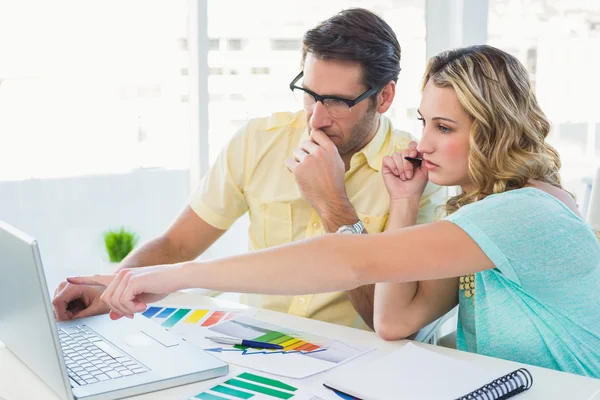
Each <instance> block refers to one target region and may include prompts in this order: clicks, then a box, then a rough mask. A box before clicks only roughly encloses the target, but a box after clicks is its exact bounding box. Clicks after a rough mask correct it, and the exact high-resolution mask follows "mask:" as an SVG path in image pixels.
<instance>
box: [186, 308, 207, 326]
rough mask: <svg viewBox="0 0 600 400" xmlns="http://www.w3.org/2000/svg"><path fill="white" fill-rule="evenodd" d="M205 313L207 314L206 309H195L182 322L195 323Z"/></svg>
mask: <svg viewBox="0 0 600 400" xmlns="http://www.w3.org/2000/svg"><path fill="white" fill-rule="evenodd" d="M206 314H208V310H196V311H194V312H193V313H191V314H190V316H189V317H187V319H186V320H185V321H183V322H184V323H185V324H195V323H197V322H198V321H200V320H201V319H202V318H204V316H205V315H206Z"/></svg>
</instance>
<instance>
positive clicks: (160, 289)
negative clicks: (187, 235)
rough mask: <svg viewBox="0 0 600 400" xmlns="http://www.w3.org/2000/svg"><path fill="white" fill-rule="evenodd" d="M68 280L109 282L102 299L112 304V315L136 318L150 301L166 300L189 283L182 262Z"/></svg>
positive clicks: (92, 283) (98, 283)
mask: <svg viewBox="0 0 600 400" xmlns="http://www.w3.org/2000/svg"><path fill="white" fill-rule="evenodd" d="M67 281H68V282H69V283H71V284H76V285H98V286H105V287H106V290H105V291H104V293H103V294H102V296H101V298H100V299H101V300H102V301H103V302H104V303H106V304H107V305H108V306H109V307H110V310H111V311H110V317H111V318H112V319H119V318H121V317H129V318H132V317H133V314H135V313H138V312H143V311H145V310H146V308H147V304H148V303H154V302H156V301H159V300H162V299H163V298H165V297H167V296H168V295H169V294H170V293H173V292H176V291H177V290H180V289H183V288H184V285H185V277H184V276H183V270H182V264H171V265H157V266H153V267H141V268H124V269H122V270H120V271H119V272H117V273H116V274H113V275H94V276H83V277H72V278H67Z"/></svg>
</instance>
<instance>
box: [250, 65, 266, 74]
mask: <svg viewBox="0 0 600 400" xmlns="http://www.w3.org/2000/svg"><path fill="white" fill-rule="evenodd" d="M268 74H269V67H252V75H268Z"/></svg>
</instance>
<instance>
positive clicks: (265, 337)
mask: <svg viewBox="0 0 600 400" xmlns="http://www.w3.org/2000/svg"><path fill="white" fill-rule="evenodd" d="M282 336H285V335H284V334H283V333H281V332H275V331H271V332H269V333H265V334H264V335H262V336H259V337H257V338H254V339H252V340H256V341H257V342H268V343H273V342H272V340H275V339H277V338H280V337H282ZM286 337H287V338H289V337H290V336H286ZM273 344H277V343H273Z"/></svg>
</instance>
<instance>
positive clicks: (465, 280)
mask: <svg viewBox="0 0 600 400" xmlns="http://www.w3.org/2000/svg"><path fill="white" fill-rule="evenodd" d="M458 282H459V284H458V288H459V289H460V290H461V291H464V292H465V297H466V298H472V299H473V298H474V296H475V275H474V274H468V275H464V276H461V277H460V278H458Z"/></svg>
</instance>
